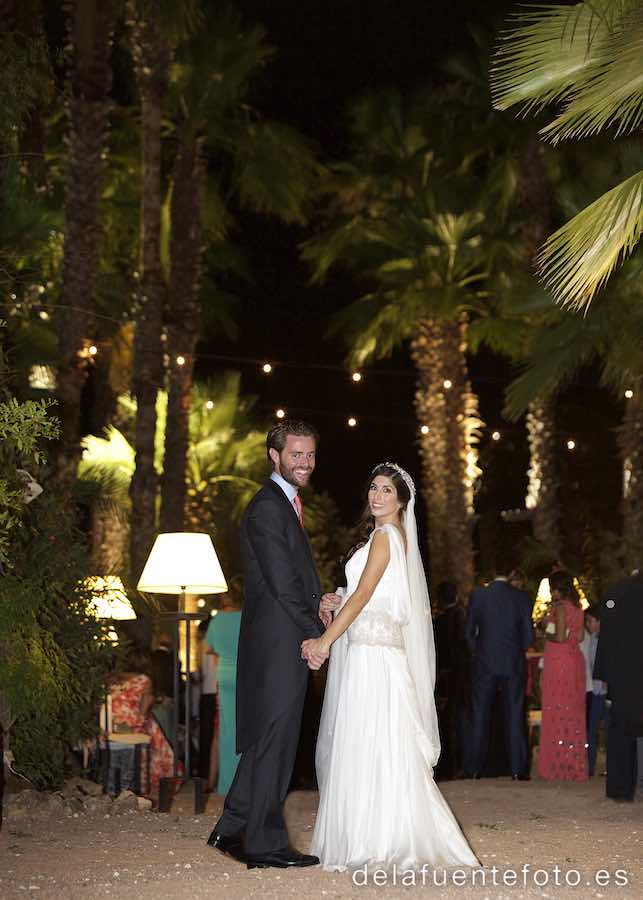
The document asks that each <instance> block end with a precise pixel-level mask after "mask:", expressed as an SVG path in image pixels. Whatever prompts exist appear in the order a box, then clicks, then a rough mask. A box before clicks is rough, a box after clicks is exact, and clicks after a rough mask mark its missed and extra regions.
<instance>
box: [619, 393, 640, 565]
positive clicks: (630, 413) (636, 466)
mask: <svg viewBox="0 0 643 900" xmlns="http://www.w3.org/2000/svg"><path fill="white" fill-rule="evenodd" d="M633 391H634V393H633V396H632V397H631V398H630V399H629V400H626V404H625V413H624V416H623V424H622V425H621V428H620V429H619V436H618V437H619V445H620V448H621V457H622V459H623V547H624V551H625V565H626V566H627V567H628V568H629V569H633V568H634V567H636V566H641V561H642V557H643V550H642V548H643V379H641V378H639V379H638V380H637V383H636V385H635V386H634V389H633Z"/></svg>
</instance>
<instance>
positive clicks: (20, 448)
mask: <svg viewBox="0 0 643 900" xmlns="http://www.w3.org/2000/svg"><path fill="white" fill-rule="evenodd" d="M1 327H2V323H0V328H1ZM2 359H3V357H2V345H1V344H0V373H1V372H2V367H3V362H2ZM1 396H2V394H0V397H1ZM51 405H52V402H51V401H47V400H27V401H25V402H24V403H20V402H18V400H17V399H16V397H11V396H6V397H5V399H4V400H2V401H0V571H2V570H3V569H7V568H10V567H11V566H12V563H13V561H12V558H11V553H10V548H11V541H12V538H13V535H14V532H15V531H16V529H18V528H19V527H20V524H21V522H22V519H23V516H24V513H25V509H26V507H25V502H24V499H23V495H24V493H25V479H24V476H23V475H21V473H20V470H21V469H23V467H25V466H31V467H37V466H40V465H41V464H42V463H43V462H44V458H45V457H44V452H43V450H42V446H41V445H42V442H43V441H45V440H51V439H52V438H55V437H56V436H57V434H58V425H57V422H56V420H55V419H52V418H51V417H50V416H49V415H48V410H49V408H50V407H51Z"/></svg>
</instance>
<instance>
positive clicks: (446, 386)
mask: <svg viewBox="0 0 643 900" xmlns="http://www.w3.org/2000/svg"><path fill="white" fill-rule="evenodd" d="M442 387H443V388H444V390H445V391H450V390H451V388H452V387H453V382H452V381H451V380H450V379H449V378H445V379H444V381H443V382H442Z"/></svg>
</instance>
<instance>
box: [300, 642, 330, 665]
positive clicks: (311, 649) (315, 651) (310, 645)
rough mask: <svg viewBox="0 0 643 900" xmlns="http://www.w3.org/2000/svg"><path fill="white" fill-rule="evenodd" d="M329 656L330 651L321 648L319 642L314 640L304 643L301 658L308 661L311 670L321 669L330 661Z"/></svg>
mask: <svg viewBox="0 0 643 900" xmlns="http://www.w3.org/2000/svg"><path fill="white" fill-rule="evenodd" d="M328 656H329V653H328V651H327V650H324V649H322V648H321V647H320V646H319V641H318V640H314V639H313V640H308V641H303V642H302V645H301V658H302V659H305V660H306V662H307V663H308V668H309V669H313V670H317V669H321V667H322V666H323V665H324V663H325V662H326V660H327V659H328Z"/></svg>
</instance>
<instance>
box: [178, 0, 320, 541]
mask: <svg viewBox="0 0 643 900" xmlns="http://www.w3.org/2000/svg"><path fill="white" fill-rule="evenodd" d="M273 52H274V51H273V49H272V48H271V47H270V46H269V45H268V44H267V43H266V41H265V33H264V30H263V29H262V28H260V27H258V26H254V27H245V26H244V24H243V22H242V20H241V18H240V16H239V15H238V13H236V12H234V11H233V10H231V9H223V10H222V11H218V12H217V13H216V14H213V15H212V16H210V17H208V19H207V23H206V27H203V28H202V29H201V30H200V31H199V32H197V33H195V34H194V35H193V36H192V38H191V40H190V41H188V42H187V43H186V44H185V45H184V46H183V47H182V48H181V52H180V53H179V54H178V65H177V67H176V77H175V79H174V81H173V83H172V87H171V101H172V102H171V111H172V116H173V122H174V126H175V132H174V135H175V140H176V153H175V160H174V166H173V171H172V188H171V201H170V223H171V224H170V284H169V292H168V333H167V355H168V360H169V364H168V370H167V386H168V419H167V429H166V439H165V454H166V460H167V465H166V466H165V469H164V474H163V480H162V484H161V528H162V530H164V531H167V530H181V529H182V528H183V526H184V517H185V499H186V483H185V466H186V451H187V446H188V420H189V415H190V401H191V386H192V378H193V370H194V354H195V349H196V343H197V338H198V333H199V327H200V321H201V309H202V304H203V303H204V302H206V301H208V300H209V301H210V302H211V304H212V308H213V311H214V312H215V313H217V312H218V316H215V318H217V319H218V322H217V324H218V325H219V327H221V326H222V325H225V324H226V317H227V310H226V309H225V307H222V298H223V296H224V295H223V292H222V291H221V290H220V289H219V290H217V289H216V286H215V290H214V292H210V295H209V296H207V295H205V293H204V291H203V288H202V284H201V279H202V270H203V262H204V259H203V251H204V246H203V245H204V233H205V232H207V234H208V238H209V240H210V242H211V243H212V244H216V245H218V246H219V247H220V248H221V249H222V250H223V251H224V252H225V247H226V239H227V235H228V232H229V230H230V228H231V226H232V219H231V215H230V212H229V208H230V204H231V201H232V200H233V199H234V200H235V202H237V203H238V204H240V205H241V206H242V207H245V208H249V209H252V210H254V211H255V212H259V213H265V214H270V215H275V216H278V217H279V218H280V219H281V220H282V221H285V222H287V223H293V222H299V223H301V222H303V221H304V217H305V213H306V211H307V205H308V201H309V198H310V196H311V193H312V188H313V186H314V184H315V182H316V179H317V176H318V174H319V171H320V168H319V166H318V164H317V163H316V161H315V156H314V152H313V149H312V147H311V146H310V145H309V143H308V142H307V141H305V140H304V139H303V138H302V137H301V136H299V135H298V134H297V133H296V132H294V131H292V130H291V129H289V128H288V127H286V126H283V125H280V124H278V123H275V122H271V121H268V120H266V119H264V118H263V117H262V116H261V114H260V113H259V112H258V111H257V110H254V109H252V108H251V107H250V105H249V100H250V88H251V86H252V81H253V79H254V78H255V77H256V76H257V74H258V73H259V71H260V70H261V68H262V67H263V66H264V64H265V63H266V62H267V61H268V60H269V59H270V58H271V56H272V55H273ZM208 171H210V172H211V173H212V174H210V177H209V179H207V178H206V176H207V175H208Z"/></svg>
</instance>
